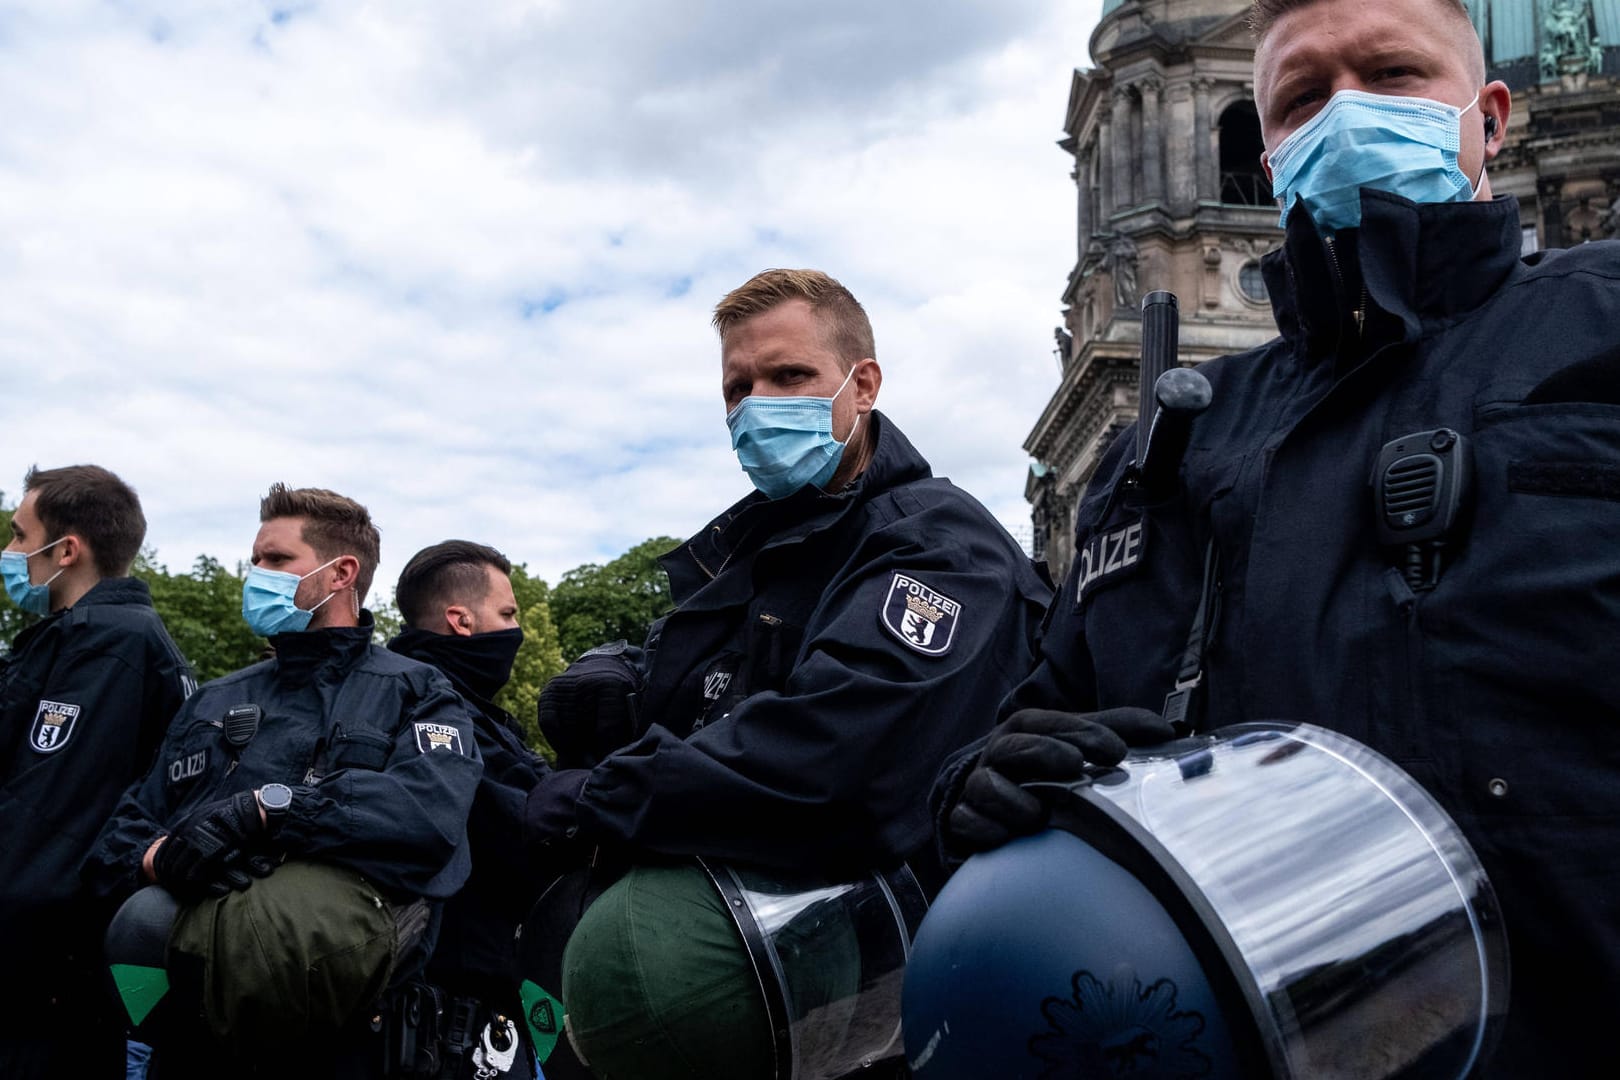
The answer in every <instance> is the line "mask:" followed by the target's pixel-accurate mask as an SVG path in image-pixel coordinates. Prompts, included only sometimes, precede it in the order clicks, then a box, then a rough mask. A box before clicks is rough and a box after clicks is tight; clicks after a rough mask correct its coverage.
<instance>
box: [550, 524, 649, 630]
mask: <svg viewBox="0 0 1620 1080" xmlns="http://www.w3.org/2000/svg"><path fill="white" fill-rule="evenodd" d="M679 543H680V541H679V540H675V539H672V538H671V537H667V536H655V537H653V538H652V539H651V540H643V541H642V542H641V543H639V544H637V545H636V546H635V547H633V548H631V549H630V550H629V551H627V552H625V553H624V554H623V555H620V556H619V557H618V558H617V559H614V560H613V561H612V562H610V563H608V564H607V565H606V566H598V565H597V564H595V563H587V564H585V565H584V566H577V567H575V568H574V569H572V570H570V571H568V572H567V573H566V574H564V575H563V576H562V580H561V581H559V582H558V583H557V587H556V588H554V589H553V590H551V617H552V618H553V619H554V620H555V621H556V623H557V635H558V638H559V644H560V645H561V647H562V655H563V657H564V658H565V659H568V660H575V659H577V658H578V657H579V655H580V653H583V652H585V651H586V650H587V649H594V648H595V647H596V646H598V645H601V644H603V643H605V642H609V641H618V640H619V639H620V638H623V639H624V640H625V641H628V642H630V643H631V644H633V645H639V644H641V642H642V639H643V638H645V637H646V636H647V628H648V627H650V626H651V625H652V624H653V621H654V620H655V619H657V618H659V617H660V616H662V615H665V614H667V613H668V612H669V610H670V609H671V608H672V607H674V601H673V600H672V599H671V598H670V593H669V577H668V575H666V574H665V573H664V569H663V567H661V566H659V565H658V556H660V555H662V554H663V553H664V552H666V551H668V550H670V549H671V548H673V547H675V546H676V545H677V544H679Z"/></svg>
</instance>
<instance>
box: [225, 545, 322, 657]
mask: <svg viewBox="0 0 1620 1080" xmlns="http://www.w3.org/2000/svg"><path fill="white" fill-rule="evenodd" d="M338 558H339V559H340V558H342V556H341V555H340V556H338ZM335 562H337V559H332V560H331V561H329V562H324V563H322V564H321V565H320V566H317V567H316V568H315V569H313V570H311V571H310V572H309V573H308V574H304V575H303V576H302V577H300V576H299V575H297V574H289V573H287V572H286V571H285V570H265V569H263V568H262V567H258V566H255V567H253V568H252V569H251V570H249V571H248V572H247V577H246V578H244V579H243V581H242V618H243V619H245V620H247V624H248V629H249V630H252V631H253V632H254V633H255V634H258V635H259V636H260V637H270V636H271V635H273V634H286V633H294V634H296V633H298V632H299V631H300V630H303V629H304V628H305V627H307V626H308V625H309V620H310V618H311V617H313V616H314V614H315V613H316V612H317V611H319V610H320V609H321V604H324V603H326V600H330V599H332V597H334V596H336V595H337V593H335V592H333V593H327V594H326V600H322V601H321V603H320V604H316V605H315V606H314V607H312V608H310V609H309V610H308V611H305V610H304V609H303V608H301V607H299V606H298V605H297V604H295V603H294V602H293V597H295V596H297V595H298V583H299V582H300V581H303V580H304V578H307V577H309V576H311V575H312V574H318V573H320V572H321V571H322V570H325V569H326V568H327V567H328V566H331V565H332V563H335Z"/></svg>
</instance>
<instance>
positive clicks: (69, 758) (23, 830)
mask: <svg viewBox="0 0 1620 1080" xmlns="http://www.w3.org/2000/svg"><path fill="white" fill-rule="evenodd" d="M23 489H24V494H23V500H22V503H21V505H19V506H18V507H17V509H16V510H15V511H14V512H13V514H12V517H11V537H10V542H9V543H8V544H7V545H6V549H5V551H4V552H0V575H3V577H4V581H5V589H6V593H7V595H8V596H9V597H10V598H11V602H12V603H14V604H16V605H17V606H18V607H20V608H21V609H22V610H23V611H25V612H28V613H30V614H31V615H35V616H38V618H37V619H35V620H34V621H33V622H31V624H30V625H29V626H27V627H26V628H24V629H23V630H22V631H21V632H19V633H18V634H17V636H16V638H15V639H14V640H13V641H12V648H11V652H10V655H9V656H8V657H7V658H6V659H4V660H0V822H3V823H4V824H3V829H0V956H4V957H5V970H6V972H7V975H8V977H9V978H8V982H9V989H8V992H7V1007H6V1008H5V1009H4V1010H0V1076H5V1077H8V1078H11V1077H15V1078H17V1080H43V1078H47V1077H56V1076H64V1077H65V1076H74V1077H81V1076H82V1077H86V1078H90V1080H94V1078H97V1077H114V1076H122V1075H123V1072H124V1024H123V1018H122V1017H121V1016H119V1015H118V1014H117V1013H116V1012H115V1011H114V1008H113V1006H112V1005H111V1003H110V1002H106V1001H104V1000H103V996H102V994H101V979H102V977H101V972H100V970H99V958H100V951H101V950H100V946H101V933H102V931H103V930H104V929H105V927H106V922H107V917H108V916H110V914H111V912H110V911H107V910H105V909H103V908H101V907H100V906H99V905H97V904H96V903H95V902H94V901H93V900H92V899H91V897H90V896H89V895H88V893H87V891H86V890H84V889H83V888H82V887H81V886H80V884H79V865H80V863H81V862H83V861H84V857H85V855H86V853H87V852H88V851H89V850H90V845H91V843H92V842H93V841H94V839H95V835H96V832H97V831H98V830H99V829H100V828H101V826H102V824H103V823H104V822H105V821H106V820H107V818H108V817H109V816H110V815H111V814H112V811H113V806H114V804H115V803H116V802H117V799H118V792H119V791H121V790H122V789H123V788H124V786H125V785H127V784H128V783H130V781H132V780H134V779H135V778H136V777H137V776H139V775H140V773H141V772H142V771H144V770H145V768H146V766H147V765H148V764H149V763H150V761H151V760H152V755H153V753H154V752H156V750H157V746H158V743H159V741H160V740H161V739H162V738H163V733H164V730H165V729H166V728H167V727H168V724H169V721H170V719H171V718H172V717H173V716H174V714H175V712H176V711H177V710H179V708H180V706H181V704H182V703H183V702H184V701H185V699H186V695H187V693H189V692H190V690H191V688H192V686H193V685H194V684H193V683H192V681H191V673H190V670H189V668H188V667H187V665H186V662H185V660H184V659H183V658H182V657H181V655H180V651H179V650H178V649H177V648H175V645H174V642H173V641H172V640H171V639H170V637H169V635H168V632H167V631H166V630H165V629H164V627H163V622H162V620H161V619H160V618H159V617H158V614H157V612H156V611H155V610H153V607H152V598H151V594H150V593H149V592H148V591H147V588H146V583H145V582H143V581H140V580H139V579H136V578H133V577H130V576H128V575H129V569H130V565H131V563H132V562H133V561H134V559H135V556H136V554H137V552H139V550H140V546H141V542H142V539H143V538H144V537H145V535H146V517H145V515H144V513H143V512H142V510H141V503H140V499H139V498H138V497H137V496H136V494H135V492H134V490H133V489H131V488H130V486H129V485H128V484H126V483H124V481H123V480H121V479H119V478H118V477H117V476H115V475H113V474H112V473H111V472H109V471H107V470H106V469H104V468H101V467H99V466H96V465H70V466H67V467H65V468H59V469H31V470H29V472H28V475H27V477H26V478H25V479H24V481H23Z"/></svg>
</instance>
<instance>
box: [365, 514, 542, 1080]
mask: <svg viewBox="0 0 1620 1080" xmlns="http://www.w3.org/2000/svg"><path fill="white" fill-rule="evenodd" d="M511 573H512V564H511V562H509V561H508V560H507V558H506V556H504V555H502V554H501V553H500V552H499V551H496V550H495V549H494V548H492V547H488V546H486V545H484V544H475V543H472V542H471V541H468V540H446V541H444V542H443V543H440V544H434V545H433V546H432V547H427V548H423V549H422V550H421V551H419V552H417V553H416V554H415V555H413V556H411V561H410V562H408V563H406V564H405V569H404V570H403V571H401V572H400V575H399V584H398V585H397V586H396V587H395V590H394V602H395V604H397V605H398V607H399V613H400V616H401V618H403V619H404V621H405V627H406V628H405V630H403V631H402V632H401V633H400V634H399V636H397V637H395V638H394V640H392V641H390V642H389V643H388V648H389V649H390V650H392V651H393V652H396V653H398V654H400V655H401V656H406V657H409V658H411V659H412V660H420V661H421V662H422V663H424V664H431V665H433V666H434V667H436V668H438V669H439V670H440V671H441V672H443V673H444V675H445V676H446V677H447V678H448V679H449V680H450V684H451V685H452V686H454V687H455V688H456V692H457V693H459V694H460V695H461V696H462V697H463V698H464V699H465V700H466V701H467V703H468V704H469V705H471V706H472V708H473V710H474V711H473V721H474V725H475V726H474V728H473V734H474V738H475V740H476V741H477V743H478V750H479V753H480V754H481V755H482V756H483V759H484V775H483V779H482V780H480V781H479V784H478V794H477V796H476V798H474V800H473V809H472V816H471V818H470V819H469V820H468V822H467V839H468V842H469V843H470V844H471V846H472V860H473V866H472V875H471V876H470V877H469V878H468V879H467V883H466V885H464V886H463V887H462V889H461V891H460V892H458V893H456V895H455V896H453V897H451V898H450V900H449V901H448V902H447V903H446V904H445V909H444V921H443V923H442V925H441V927H440V931H439V941H438V945H437V947H436V948H435V949H434V952H433V957H432V959H431V960H430V961H429V963H428V969H427V977H428V979H429V981H430V982H432V983H434V984H435V985H437V986H440V987H442V988H443V989H444V990H445V991H446V992H447V993H448V994H449V995H450V1000H449V1002H448V1003H447V1011H448V1014H449V1017H450V1022H449V1023H446V1024H445V1025H444V1030H445V1035H446V1052H447V1054H448V1055H449V1056H450V1057H452V1058H455V1059H458V1060H461V1061H464V1062H468V1063H470V1064H468V1065H467V1066H466V1069H467V1070H468V1072H469V1075H470V1074H471V1071H472V1070H474V1069H483V1070H485V1071H486V1072H487V1073H488V1074H490V1076H489V1080H493V1077H496V1076H502V1077H511V1078H513V1080H518V1078H524V1080H526V1078H528V1077H532V1076H533V1075H534V1051H533V1047H532V1045H531V1044H530V1041H529V1037H528V1025H527V1024H525V1023H524V1022H523V1009H522V1004H521V1002H520V1001H519V997H518V978H517V973H516V966H515V960H516V957H515V955H514V951H513V937H514V935H515V934H516V932H517V928H518V924H519V923H520V922H521V921H522V920H523V916H524V915H525V914H526V913H527V911H528V908H529V903H530V902H532V901H533V899H534V898H535V897H536V896H537V895H539V892H540V888H541V886H542V884H543V882H542V880H541V879H540V878H539V877H538V875H537V872H536V871H537V869H538V868H537V867H536V864H535V862H534V861H533V860H531V859H529V858H528V857H527V854H528V853H527V852H526V850H525V849H524V845H523V804H524V800H525V799H526V798H527V796H528V793H529V791H530V790H531V789H533V788H534V786H535V785H536V784H537V783H539V782H540V778H541V776H543V775H544V774H545V772H546V769H547V766H546V763H545V759H543V758H541V757H540V756H539V755H538V754H536V753H534V752H533V751H532V750H530V749H529V748H528V747H527V746H525V745H524V743H523V737H522V734H521V732H520V729H519V728H518V726H517V722H516V721H515V720H513V718H512V715H511V714H510V713H508V712H507V711H506V710H505V709H503V708H501V707H500V706H498V705H496V704H495V702H494V699H495V696H496V695H497V694H499V693H500V691H501V688H502V687H503V686H505V685H506V683H507V680H508V679H509V678H510V677H511V674H512V664H513V661H514V660H516V658H517V653H518V649H519V648H520V647H521V646H522V644H523V629H522V627H520V626H519V625H518V605H517V598H516V597H515V596H514V594H513V592H512V579H511Z"/></svg>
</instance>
